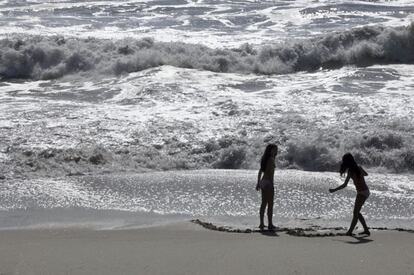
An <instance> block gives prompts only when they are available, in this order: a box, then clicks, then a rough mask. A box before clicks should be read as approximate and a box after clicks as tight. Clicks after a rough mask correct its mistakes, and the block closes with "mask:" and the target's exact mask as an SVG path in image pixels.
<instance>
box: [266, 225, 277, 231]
mask: <svg viewBox="0 0 414 275" xmlns="http://www.w3.org/2000/svg"><path fill="white" fill-rule="evenodd" d="M267 228H268V229H269V230H275V229H276V226H274V225H273V224H271V225H269V226H268V227H267Z"/></svg>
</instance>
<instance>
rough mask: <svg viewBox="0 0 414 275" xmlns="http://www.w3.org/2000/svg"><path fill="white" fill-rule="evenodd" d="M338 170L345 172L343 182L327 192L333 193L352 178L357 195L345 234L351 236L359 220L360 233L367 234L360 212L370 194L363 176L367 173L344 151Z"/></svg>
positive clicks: (341, 172) (366, 227) (343, 186)
mask: <svg viewBox="0 0 414 275" xmlns="http://www.w3.org/2000/svg"><path fill="white" fill-rule="evenodd" d="M339 172H340V174H341V176H342V175H343V174H345V172H347V176H346V179H345V182H344V184H342V185H340V186H338V187H337V188H331V189H329V192H331V193H333V192H335V191H338V190H340V189H343V188H345V187H346V186H347V185H348V182H349V179H352V181H353V182H354V184H355V188H356V190H357V196H356V199H355V206H354V214H353V218H352V222H351V226H350V227H349V230H348V232H346V235H348V236H352V231H353V230H354V228H355V225H356V224H357V222H358V220H359V221H360V222H361V224H362V226H363V227H364V231H363V232H361V233H360V234H366V235H368V236H369V235H370V232H369V230H368V226H367V224H366V223H365V219H364V217H363V216H362V214H361V213H360V211H361V208H362V206H363V205H364V203H365V201H366V200H367V198H368V197H369V195H370V192H369V189H368V186H367V184H366V183H365V179H364V177H366V176H368V173H367V172H365V170H364V169H362V167H361V166H358V165H357V163H356V162H355V159H354V157H353V156H352V155H351V154H350V153H346V154H345V155H344V156H343V157H342V163H341V168H340V170H339Z"/></svg>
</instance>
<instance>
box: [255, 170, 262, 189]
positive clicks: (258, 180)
mask: <svg viewBox="0 0 414 275" xmlns="http://www.w3.org/2000/svg"><path fill="white" fill-rule="evenodd" d="M262 174H263V171H262V169H259V173H258V174H257V184H256V190H257V191H259V189H260V187H259V182H260V180H261V179H262Z"/></svg>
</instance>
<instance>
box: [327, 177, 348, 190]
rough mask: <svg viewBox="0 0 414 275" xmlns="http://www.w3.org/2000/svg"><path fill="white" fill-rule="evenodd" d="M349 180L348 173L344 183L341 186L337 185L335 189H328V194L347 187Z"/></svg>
mask: <svg viewBox="0 0 414 275" xmlns="http://www.w3.org/2000/svg"><path fill="white" fill-rule="evenodd" d="M350 178H351V175H350V174H349V173H348V175H347V176H346V179H345V182H344V183H343V184H341V185H339V186H338V187H336V188H330V189H329V192H331V193H333V192H336V191H338V190H341V189H344V188H345V187H346V186H347V185H348V182H349V179H350Z"/></svg>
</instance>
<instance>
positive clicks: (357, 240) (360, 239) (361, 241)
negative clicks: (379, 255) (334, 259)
mask: <svg viewBox="0 0 414 275" xmlns="http://www.w3.org/2000/svg"><path fill="white" fill-rule="evenodd" d="M352 238H354V241H346V240H338V239H335V241H338V242H343V243H348V244H366V243H370V242H372V241H373V240H371V239H367V236H362V237H359V236H358V237H357V236H352Z"/></svg>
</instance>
